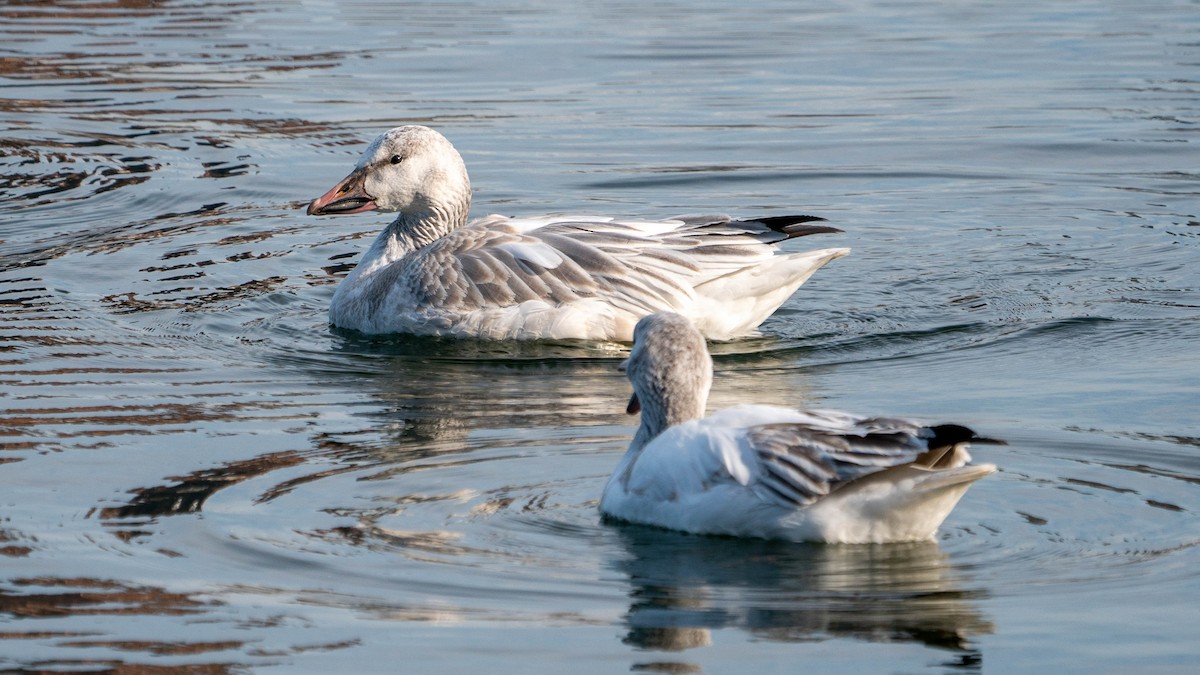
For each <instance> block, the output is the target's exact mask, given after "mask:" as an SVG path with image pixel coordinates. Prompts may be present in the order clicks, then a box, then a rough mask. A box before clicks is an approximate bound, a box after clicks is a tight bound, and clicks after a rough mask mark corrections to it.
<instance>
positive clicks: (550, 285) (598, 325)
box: [308, 125, 849, 341]
mask: <svg viewBox="0 0 1200 675" xmlns="http://www.w3.org/2000/svg"><path fill="white" fill-rule="evenodd" d="M470 205H471V183H470V180H469V179H468V177H467V170H466V166H465V164H464V163H463V160H462V157H461V156H460V155H459V154H458V151H456V150H455V149H454V146H453V145H451V144H450V141H448V140H447V139H446V138H445V137H444V136H442V135H441V134H440V133H438V132H437V131H434V130H433V129H430V128H428V127H424V126H418V125H409V126H402V127H397V128H395V129H392V130H390V131H388V132H386V133H384V134H383V135H381V136H379V137H378V138H376V139H375V141H374V142H372V143H371V144H370V146H368V147H367V149H366V152H365V153H364V154H363V156H362V159H361V160H360V161H359V162H358V165H357V166H356V167H355V169H354V171H353V172H351V173H350V175H349V176H347V177H346V178H344V179H343V180H342V181H341V182H339V183H338V184H337V185H336V186H334V188H333V189H331V190H330V191H329V192H327V193H326V194H324V195H322V196H321V197H318V198H317V199H314V200H313V201H312V202H311V203H310V204H309V206H308V213H309V214H310V215H326V214H344V213H361V212H364V211H371V210H377V211H382V212H393V213H397V214H398V215H397V216H396V218H395V220H394V221H392V222H391V223H390V224H389V225H388V226H387V227H386V228H384V230H383V232H381V233H380V234H379V236H378V237H377V238H376V239H375V241H374V243H372V244H371V246H370V248H369V249H368V250H367V252H366V253H365V254H364V255H363V257H362V259H361V260H360V261H359V263H358V265H357V266H356V267H355V268H354V269H353V270H352V271H351V272H350V274H349V275H347V277H346V278H345V279H344V280H342V282H341V284H340V285H339V286H338V288H337V290H336V291H335V293H334V296H333V300H332V302H331V304H330V309H329V318H330V321H331V323H332V324H333V325H335V326H338V327H340V328H348V329H353V330H357V331H359V332H362V333H369V334H380V333H414V334H424V335H450V336H459V337H477V338H486V339H587V340H617V341H628V340H629V339H630V338H631V336H632V333H633V327H634V325H635V324H636V323H637V321H638V319H640V318H641V317H643V316H645V315H647V314H650V313H653V312H656V311H663V310H669V311H673V312H677V313H680V314H682V315H684V316H686V317H687V318H688V319H689V320H691V321H692V322H694V324H695V325H696V326H697V327H698V328H699V329H700V330H701V331H702V332H703V333H704V335H705V336H707V337H708V338H711V339H719V340H723V339H732V338H735V337H740V336H744V335H748V334H752V333H753V332H754V330H755V329H756V328H757V327H758V326H759V324H761V323H762V322H763V321H765V320H766V319H767V317H768V316H770V315H771V314H772V313H773V312H774V311H775V310H776V309H777V308H778V307H779V306H780V305H781V304H783V302H784V301H786V300H787V299H788V298H789V297H790V296H791V295H792V294H793V293H794V292H795V291H796V289H797V288H799V287H800V285H801V284H803V283H804V282H805V281H806V280H808V278H809V277H810V276H811V275H812V274H813V272H815V271H816V270H817V269H819V268H820V267H821V266H822V265H824V264H825V263H827V262H829V261H830V260H833V259H835V258H840V257H841V256H843V255H846V254H847V253H849V249H846V248H826V249H821V250H815V251H804V252H783V251H780V250H779V249H778V248H777V247H776V246H775V244H778V243H780V242H783V241H786V240H788V239H793V238H796V237H802V236H806V235H810V234H818V233H831V232H839V231H840V230H837V229H836V228H833V227H829V226H827V225H823V224H821V223H822V222H823V219H822V218H818V217H814V216H801V215H797V216H770V217H763V218H747V219H734V218H730V217H729V216H718V215H712V216H680V217H677V218H672V219H669V220H634V219H621V218H610V217H596V216H546V217H531V218H509V217H505V216H499V215H489V216H485V217H482V218H479V219H476V220H474V221H470V222H468V220H467V214H468V211H469V210H470Z"/></svg>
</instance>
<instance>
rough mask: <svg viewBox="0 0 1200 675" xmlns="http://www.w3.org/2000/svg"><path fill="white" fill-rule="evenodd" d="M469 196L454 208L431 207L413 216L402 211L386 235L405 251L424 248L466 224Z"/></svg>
mask: <svg viewBox="0 0 1200 675" xmlns="http://www.w3.org/2000/svg"><path fill="white" fill-rule="evenodd" d="M470 210H471V195H470V193H469V192H468V194H467V196H466V198H465V199H463V200H462V201H461V202H459V203H457V204H450V205H445V204H431V205H430V206H429V207H428V208H426V209H425V210H423V211H419V212H416V213H413V212H408V211H402V212H400V215H399V216H397V217H396V219H395V220H393V221H392V223H391V224H390V225H388V229H387V233H388V235H389V236H390V237H392V238H394V239H395V241H396V243H397V244H399V245H400V247H401V248H403V249H404V250H405V251H416V250H417V249H421V248H424V247H426V246H428V245H430V244H432V243H433V242H435V241H437V240H438V239H441V238H442V237H444V236H446V235H447V234H450V233H451V232H453V231H454V230H457V229H458V228H460V227H462V226H463V225H466V224H467V213H468V212H469V211H470Z"/></svg>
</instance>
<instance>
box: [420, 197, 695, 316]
mask: <svg viewBox="0 0 1200 675" xmlns="http://www.w3.org/2000/svg"><path fill="white" fill-rule="evenodd" d="M514 222H517V223H519V221H512V220H510V219H507V218H503V217H500V216H490V217H488V218H485V219H483V220H481V221H475V222H473V223H472V224H471V225H468V226H467V227H464V228H461V229H459V230H456V231H454V232H452V233H450V234H449V235H447V236H445V237H442V238H441V239H439V240H437V241H436V242H434V243H433V244H430V245H429V246H427V247H426V248H424V249H422V250H421V251H420V252H419V253H418V254H416V255H414V256H412V257H411V259H410V260H409V261H408V262H407V264H406V267H405V270H404V277H405V280H406V282H407V283H408V284H409V285H410V288H409V291H410V292H411V294H412V296H413V298H414V300H415V301H416V302H417V303H418V304H426V305H431V306H437V307H439V308H443V309H446V310H449V311H456V312H469V311H473V310H477V309H481V308H486V307H504V306H511V305H516V304H519V303H522V302H526V301H529V300H538V301H544V302H547V303H549V304H550V305H553V306H560V305H563V304H566V303H569V302H573V301H576V300H580V299H586V298H603V299H604V300H605V301H606V302H608V303H610V304H612V305H613V306H614V307H615V308H617V309H620V310H624V311H627V312H629V313H631V314H632V315H634V316H641V315H644V314H648V313H650V312H653V311H655V310H658V309H664V308H671V307H678V306H680V305H681V304H682V303H684V302H686V300H687V299H688V298H689V297H690V295H691V293H692V290H691V289H692V284H691V277H692V276H693V275H694V274H695V273H696V271H697V270H698V266H697V265H696V264H695V263H693V262H691V261H689V260H687V259H686V257H684V256H681V255H678V254H675V253H673V252H672V251H671V250H669V249H667V248H663V247H662V246H661V245H659V244H657V242H655V241H653V240H652V239H649V238H647V237H640V236H638V235H637V234H636V232H623V231H618V232H611V231H604V232H591V231H587V230H585V229H580V228H572V227H567V228H558V227H542V228H537V229H533V230H531V231H522V228H520V227H517V226H515V225H514ZM576 222H577V221H576Z"/></svg>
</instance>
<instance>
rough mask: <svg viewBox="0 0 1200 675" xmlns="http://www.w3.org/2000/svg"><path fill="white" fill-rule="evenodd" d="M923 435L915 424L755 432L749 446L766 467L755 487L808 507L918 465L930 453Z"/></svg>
mask: <svg viewBox="0 0 1200 675" xmlns="http://www.w3.org/2000/svg"><path fill="white" fill-rule="evenodd" d="M873 421H874V420H864V422H873ZM897 421H898V422H902V421H901V420H897ZM921 429H922V427H919V426H917V425H914V424H911V423H904V425H903V426H888V427H881V428H878V429H876V430H874V431H870V430H867V428H865V427H859V428H856V429H852V430H845V431H835V430H831V429H828V428H823V427H821V426H817V425H810V424H797V423H781V424H766V425H761V426H755V427H751V428H750V429H749V430H748V438H749V442H750V445H751V448H752V449H753V450H754V452H755V453H756V455H757V456H758V458H759V460H760V461H761V467H762V472H761V473H760V475H759V478H758V481H756V482H755V483H754V485H753V487H754V489H755V490H756V492H757V493H758V494H759V496H761V497H763V498H764V499H766V500H768V501H772V502H775V503H777V504H779V505H781V506H785V507H788V508H797V507H801V506H806V505H808V504H811V503H812V502H814V501H816V500H817V499H818V498H820V497H823V496H825V495H827V494H829V493H830V492H832V491H834V490H836V489H837V488H838V487H840V486H842V485H844V484H846V483H849V482H850V481H853V480H855V479H858V478H861V477H863V476H866V475H869V474H872V473H876V472H878V471H882V470H884V469H887V468H890V467H894V466H900V465H903V464H910V463H912V462H914V461H916V460H917V459H918V458H919V457H920V456H921V455H922V453H924V452H926V451H927V450H928V449H929V445H928V440H927V439H925V438H922V437H921Z"/></svg>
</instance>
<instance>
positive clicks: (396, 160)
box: [392, 155, 404, 164]
mask: <svg viewBox="0 0 1200 675" xmlns="http://www.w3.org/2000/svg"><path fill="white" fill-rule="evenodd" d="M403 161H404V158H403V157H401V156H400V155H392V164H399V163H400V162H403Z"/></svg>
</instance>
